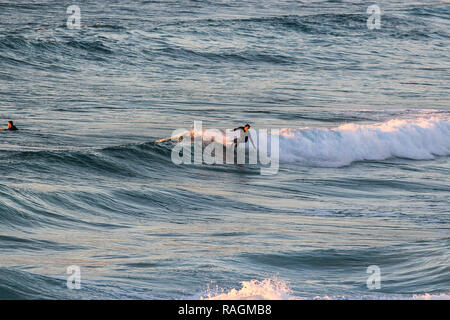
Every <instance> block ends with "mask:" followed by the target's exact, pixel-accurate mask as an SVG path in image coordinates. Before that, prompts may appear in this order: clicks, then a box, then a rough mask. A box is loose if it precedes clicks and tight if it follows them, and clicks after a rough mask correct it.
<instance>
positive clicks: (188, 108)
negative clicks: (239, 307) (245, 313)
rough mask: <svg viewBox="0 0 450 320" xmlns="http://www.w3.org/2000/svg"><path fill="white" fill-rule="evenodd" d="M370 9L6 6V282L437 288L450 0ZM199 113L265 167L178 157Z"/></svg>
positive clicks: (128, 292)
mask: <svg viewBox="0 0 450 320" xmlns="http://www.w3.org/2000/svg"><path fill="white" fill-rule="evenodd" d="M73 4H76V5H78V6H79V8H80V10H81V26H82V27H81V28H80V29H69V28H68V27H67V24H66V21H67V18H68V16H69V14H67V13H66V10H67V8H68V7H69V6H70V5H73ZM371 4H372V3H367V2H365V1H356V0H349V1H287V0H282V1H275V0H273V1H272V0H258V1H256V0H250V1H232V0H217V1H189V0H179V1H170V0H166V1H125V0H124V1H78V2H77V3H73V2H68V1H0V123H1V125H0V127H3V128H5V127H6V123H7V121H8V120H14V122H15V124H16V125H17V127H18V128H19V129H20V130H19V131H17V132H5V131H0V173H1V181H0V298H2V299H16V298H19V299H42V298H50V299H72V298H77V299H78V298H80V299H102V298H106V299H109V298H114V299H127V298H138V299H139V298H150V299H180V298H193V299H197V298H201V297H216V298H237V299H245V298H255V297H256V298H267V299H290V298H308V299H312V298H374V299H377V298H448V297H449V295H450V263H449V262H450V258H449V257H450V227H449V223H450V178H449V173H450V161H449V155H450V103H449V101H450V99H449V98H450V88H449V80H450V76H449V75H450V72H449V71H450V54H449V52H450V50H449V39H450V38H449V36H450V35H449V30H450V28H449V26H450V22H449V21H450V20H449V18H450V6H449V4H448V3H444V2H436V1H422V2H411V1H396V2H394V3H392V2H390V1H378V2H377V4H378V6H379V8H380V9H381V16H380V29H373V30H370V29H369V28H368V26H367V20H368V18H369V16H370V15H369V14H367V8H368V6H369V5H371ZM194 120H197V121H199V120H201V121H203V126H204V127H206V128H220V129H225V128H235V127H237V126H240V125H242V124H244V123H247V122H250V123H251V124H252V127H254V128H255V129H259V128H269V129H270V128H273V129H275V128H276V129H281V136H280V157H279V163H280V164H279V171H278V172H277V173H276V174H274V175H268V176H263V175H260V171H259V168H258V166H256V167H255V166H246V165H244V166H237V165H206V164H202V165H175V164H174V163H173V162H172V160H171V149H172V147H173V144H171V143H155V141H156V140H157V139H160V138H164V137H169V136H170V135H171V133H172V131H173V130H174V129H177V128H190V127H191V126H192V125H193V121H194ZM69 266H78V267H79V268H80V270H81V289H79V290H77V289H74V290H71V289H69V288H68V287H67V281H66V280H67V278H68V277H69V275H68V274H67V273H66V271H67V268H68V267H69ZM369 266H377V267H378V268H379V270H380V276H381V279H380V285H381V286H380V288H378V289H377V288H375V289H374V288H369V287H368V286H367V279H368V278H369V276H370V274H368V273H367V272H366V271H367V268H368V267H369ZM233 288H234V289H236V290H234V291H233V290H232V289H233Z"/></svg>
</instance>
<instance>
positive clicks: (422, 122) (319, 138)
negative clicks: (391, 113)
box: [280, 117, 450, 167]
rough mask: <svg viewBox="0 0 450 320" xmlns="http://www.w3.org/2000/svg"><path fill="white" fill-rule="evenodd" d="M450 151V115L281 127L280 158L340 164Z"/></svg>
mask: <svg viewBox="0 0 450 320" xmlns="http://www.w3.org/2000/svg"><path fill="white" fill-rule="evenodd" d="M448 155H450V121H449V119H448V117H446V118H443V117H430V118H418V119H407V120H403V119H401V120H400V119H394V120H390V121H387V122H382V123H376V124H367V125H360V124H354V123H349V124H344V125H341V126H339V127H336V128H332V129H317V128H303V129H282V130H280V161H281V162H290V163H302V164H305V165H312V166H324V167H340V166H345V165H349V164H351V163H352V162H354V161H363V160H385V159H389V158H407V159H414V160H429V159H434V158H435V157H436V156H448Z"/></svg>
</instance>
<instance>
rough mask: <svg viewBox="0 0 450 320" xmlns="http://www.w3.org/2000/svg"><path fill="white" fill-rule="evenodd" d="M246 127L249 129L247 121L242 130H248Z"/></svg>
mask: <svg viewBox="0 0 450 320" xmlns="http://www.w3.org/2000/svg"><path fill="white" fill-rule="evenodd" d="M248 129H250V125H249V124H248V123H247V124H246V125H245V126H244V131H248Z"/></svg>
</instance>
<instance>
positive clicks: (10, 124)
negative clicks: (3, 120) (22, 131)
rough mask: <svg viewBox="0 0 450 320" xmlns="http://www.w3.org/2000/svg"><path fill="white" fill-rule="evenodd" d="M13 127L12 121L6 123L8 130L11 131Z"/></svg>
mask: <svg viewBox="0 0 450 320" xmlns="http://www.w3.org/2000/svg"><path fill="white" fill-rule="evenodd" d="M13 126H14V123H13V122H12V121H8V128H9V129H11V128H12V127H13Z"/></svg>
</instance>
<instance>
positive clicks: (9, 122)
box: [0, 121, 19, 131]
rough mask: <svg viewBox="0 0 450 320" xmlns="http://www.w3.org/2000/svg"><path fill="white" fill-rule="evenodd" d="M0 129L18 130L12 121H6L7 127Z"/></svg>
mask: <svg viewBox="0 0 450 320" xmlns="http://www.w3.org/2000/svg"><path fill="white" fill-rule="evenodd" d="M0 130H7V131H16V130H19V129H17V127H16V126H15V125H14V123H13V122H12V121H8V129H2V128H0Z"/></svg>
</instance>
